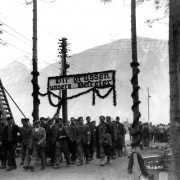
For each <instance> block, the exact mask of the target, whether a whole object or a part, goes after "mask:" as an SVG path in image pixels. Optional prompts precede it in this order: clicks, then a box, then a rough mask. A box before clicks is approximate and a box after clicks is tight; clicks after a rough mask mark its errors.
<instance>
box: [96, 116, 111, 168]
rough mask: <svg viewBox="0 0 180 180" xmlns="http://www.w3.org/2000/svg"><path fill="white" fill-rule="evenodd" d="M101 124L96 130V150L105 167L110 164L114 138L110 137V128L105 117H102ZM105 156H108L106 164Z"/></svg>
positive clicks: (101, 163)
mask: <svg viewBox="0 0 180 180" xmlns="http://www.w3.org/2000/svg"><path fill="white" fill-rule="evenodd" d="M99 119H100V123H99V125H98V126H97V128H96V149H97V158H98V159H99V158H100V159H101V160H100V165H101V166H104V165H105V163H106V164H110V155H111V148H112V137H111V135H110V132H111V130H110V127H109V126H108V125H107V124H106V123H105V117H104V116H100V117H99ZM105 156H107V161H106V162H105Z"/></svg>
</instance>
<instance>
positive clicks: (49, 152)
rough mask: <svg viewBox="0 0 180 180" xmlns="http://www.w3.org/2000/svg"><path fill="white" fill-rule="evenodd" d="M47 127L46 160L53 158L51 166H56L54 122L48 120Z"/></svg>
mask: <svg viewBox="0 0 180 180" xmlns="http://www.w3.org/2000/svg"><path fill="white" fill-rule="evenodd" d="M47 123H48V125H47V127H46V158H47V157H49V158H51V160H50V165H51V166H54V163H55V147H54V146H53V133H54V129H55V126H54V120H53V119H48V122H47Z"/></svg>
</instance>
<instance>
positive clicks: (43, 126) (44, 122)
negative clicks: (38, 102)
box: [40, 117, 47, 130]
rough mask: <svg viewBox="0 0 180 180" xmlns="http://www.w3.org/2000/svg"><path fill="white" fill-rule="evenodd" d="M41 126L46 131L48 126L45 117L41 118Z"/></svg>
mask: <svg viewBox="0 0 180 180" xmlns="http://www.w3.org/2000/svg"><path fill="white" fill-rule="evenodd" d="M40 126H41V127H42V128H44V129H45V130H46V127H47V124H46V118H45V117H41V118H40Z"/></svg>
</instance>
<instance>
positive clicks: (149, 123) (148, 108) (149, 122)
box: [147, 88, 151, 125]
mask: <svg viewBox="0 0 180 180" xmlns="http://www.w3.org/2000/svg"><path fill="white" fill-rule="evenodd" d="M147 92H148V122H149V125H150V113H149V98H150V97H151V96H150V95H149V88H147Z"/></svg>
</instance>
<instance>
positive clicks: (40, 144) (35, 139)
mask: <svg viewBox="0 0 180 180" xmlns="http://www.w3.org/2000/svg"><path fill="white" fill-rule="evenodd" d="M45 146H46V131H45V129H44V128H43V127H40V121H39V120H35V121H34V128H33V130H32V134H31V141H30V149H32V159H31V163H30V165H29V167H28V168H29V169H30V170H31V171H34V169H35V168H34V164H35V163H36V161H37V160H38V157H39V156H40V159H41V168H40V170H44V169H45ZM38 155H39V156H38Z"/></svg>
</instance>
